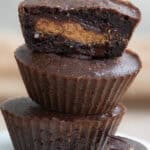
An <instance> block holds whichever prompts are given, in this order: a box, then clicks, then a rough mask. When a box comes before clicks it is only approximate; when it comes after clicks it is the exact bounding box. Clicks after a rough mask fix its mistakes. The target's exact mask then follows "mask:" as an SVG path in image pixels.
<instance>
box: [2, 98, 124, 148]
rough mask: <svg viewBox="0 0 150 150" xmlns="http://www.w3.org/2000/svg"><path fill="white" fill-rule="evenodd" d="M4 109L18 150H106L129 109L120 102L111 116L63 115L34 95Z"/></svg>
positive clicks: (17, 100) (3, 111)
mask: <svg viewBox="0 0 150 150" xmlns="http://www.w3.org/2000/svg"><path fill="white" fill-rule="evenodd" d="M1 110H2V113H3V115H4V118H5V121H6V124H7V127H8V130H9V133H10V136H11V139H12V142H13V144H14V147H15V149H16V150H24V149H25V150H31V149H32V150H56V149H62V150H65V149H66V150H83V149H84V150H85V149H86V150H95V149H99V150H103V147H104V146H105V144H106V143H107V140H108V135H110V134H111V135H112V134H114V133H115V131H116V129H117V126H118V122H120V120H121V118H122V116H123V114H124V112H125V108H124V107H123V106H122V105H118V106H117V107H116V108H115V109H114V110H113V111H112V112H110V114H109V115H102V116H101V115H89V116H80V115H78V116H74V115H69V114H68V115H67V114H59V113H53V112H49V111H46V110H43V108H41V107H40V106H39V105H38V104H36V103H34V102H33V101H31V99H30V98H18V99H14V100H10V101H8V102H5V103H4V104H3V105H1Z"/></svg>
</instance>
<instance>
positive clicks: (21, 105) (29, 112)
mask: <svg viewBox="0 0 150 150" xmlns="http://www.w3.org/2000/svg"><path fill="white" fill-rule="evenodd" d="M0 108H1V109H2V111H5V112H8V113H10V114H12V115H15V116H18V117H29V118H30V117H31V118H32V117H40V118H45V117H48V118H50V119H51V118H53V117H55V118H59V119H62V120H73V119H79V120H81V119H83V120H84V119H85V120H86V119H90V120H101V119H108V118H110V117H116V116H118V115H123V114H124V113H125V108H124V106H122V105H118V106H117V107H116V108H115V109H114V110H113V111H112V112H111V113H110V114H105V115H89V116H79V115H77V116H75V115H69V114H65V115H63V114H61V113H54V112H50V111H48V110H45V109H43V108H41V107H40V105H38V104H36V103H35V102H33V101H32V100H31V99H30V98H26V97H23V98H16V99H13V100H9V101H7V102H5V103H3V104H1V106H0Z"/></svg>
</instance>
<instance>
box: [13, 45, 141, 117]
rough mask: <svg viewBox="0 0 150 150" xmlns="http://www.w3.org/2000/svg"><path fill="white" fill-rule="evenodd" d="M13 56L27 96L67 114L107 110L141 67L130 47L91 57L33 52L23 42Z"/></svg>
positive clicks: (116, 102) (47, 107) (114, 103)
mask: <svg viewBox="0 0 150 150" xmlns="http://www.w3.org/2000/svg"><path fill="white" fill-rule="evenodd" d="M15 57H16V60H17V63H18V66H19V69H20V72H21V75H22V78H23V81H24V84H25V86H26V89H27V92H28V94H29V96H30V97H31V98H32V99H33V100H34V101H36V102H37V103H39V104H40V105H42V106H43V107H44V108H46V109H49V110H51V111H57V112H62V113H69V114H82V115H87V114H105V113H108V112H110V111H111V110H113V109H114V108H115V107H116V105H117V104H118V102H119V100H120V98H121V97H122V95H123V94H124V93H125V92H126V90H127V88H128V87H129V85H130V84H131V83H132V81H133V80H134V78H135V77H136V75H137V74H138V72H139V70H140V68H141V62H140V60H139V58H138V56H137V55H136V54H134V53H132V52H130V51H127V52H126V53H125V54H124V55H123V56H122V57H120V58H116V59H110V60H105V59H104V60H93V59H81V58H75V57H73V58H70V57H65V56H59V55H56V54H50V53H49V54H42V53H33V52H31V51H30V50H29V49H28V48H27V47H26V46H22V47H20V48H19V49H18V50H17V51H16V52H15ZM126 59H127V60H126ZM129 63H131V64H130V65H129Z"/></svg>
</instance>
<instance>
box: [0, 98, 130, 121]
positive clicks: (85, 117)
mask: <svg viewBox="0 0 150 150" xmlns="http://www.w3.org/2000/svg"><path fill="white" fill-rule="evenodd" d="M24 98H26V97H24ZM19 99H20V98H18V100H19ZM11 100H12V99H8V100H7V101H5V102H3V103H2V104H0V110H1V111H2V112H3V111H5V112H7V113H9V114H10V115H13V116H15V117H18V118H22V117H23V118H24V119H29V118H33V117H35V118H37V119H46V118H48V119H49V120H52V119H54V118H55V119H58V120H59V121H66V122H67V121H68V122H69V121H72V120H73V121H74V120H82V119H83V120H93V121H94V120H95V121H101V120H108V119H109V120H110V119H114V118H119V117H122V116H123V115H124V114H125V113H126V110H127V108H126V107H125V106H124V105H123V104H122V103H119V104H118V105H117V106H116V107H115V108H114V109H113V112H111V114H112V113H114V111H115V109H116V108H117V107H119V108H120V110H119V112H117V114H115V115H111V116H108V114H103V115H105V117H103V115H102V114H101V115H99V114H96V115H90V114H88V115H80V114H77V115H74V114H65V113H64V114H62V113H61V112H50V111H48V110H47V111H46V112H47V114H46V113H45V114H44V115H45V116H44V117H43V116H40V115H36V114H34V115H31V116H24V115H22V116H21V115H19V114H17V113H13V112H9V111H8V110H7V109H6V108H5V104H6V103H7V102H9V101H11ZM37 105H38V104H37ZM49 114H53V116H51V117H50V116H49ZM63 116H67V117H68V118H69V119H67V118H63V119H62V117H63Z"/></svg>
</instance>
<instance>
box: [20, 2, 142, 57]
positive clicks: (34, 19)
mask: <svg viewBox="0 0 150 150" xmlns="http://www.w3.org/2000/svg"><path fill="white" fill-rule="evenodd" d="M19 17H20V22H21V27H22V31H23V35H24V38H25V41H26V44H27V46H28V48H29V49H30V50H33V51H38V52H53V53H61V54H84V55H88V56H91V57H96V58H112V57H118V56H121V55H122V53H123V51H124V49H125V48H126V46H127V44H128V41H129V40H130V37H131V35H132V32H133V31H134V28H135V27H136V25H137V23H138V22H139V21H140V17H141V14H140V11H139V9H138V8H136V7H135V6H134V5H133V4H131V3H130V2H125V1H122V0H117V1H116V0H40V1H39V0H25V1H24V2H22V3H21V4H20V6H19Z"/></svg>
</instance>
